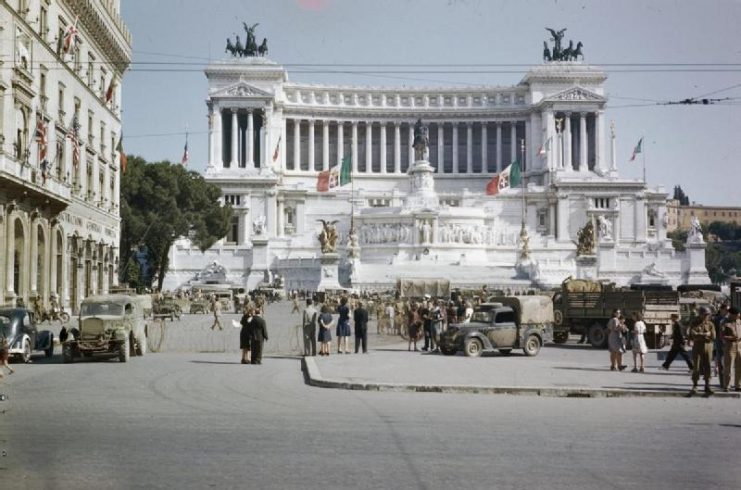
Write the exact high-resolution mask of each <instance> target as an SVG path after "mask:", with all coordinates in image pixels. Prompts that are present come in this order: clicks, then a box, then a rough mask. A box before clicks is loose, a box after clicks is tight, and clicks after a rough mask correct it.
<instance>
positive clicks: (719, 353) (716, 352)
mask: <svg viewBox="0 0 741 490" xmlns="http://www.w3.org/2000/svg"><path fill="white" fill-rule="evenodd" d="M727 319H728V304H727V303H723V304H722V305H720V307H719V308H718V313H717V314H716V315H715V316H714V317H713V325H715V341H714V342H713V360H714V361H715V367H714V368H713V375H715V374H717V375H718V384H719V385H720V387H721V388H723V387H725V386H726V384H727V383H726V382H725V379H724V378H725V372H726V370H725V368H724V367H723V365H724V362H723V361H724V359H725V356H724V355H723V347H725V343H724V342H723V325H724V324H725V323H726V320H727Z"/></svg>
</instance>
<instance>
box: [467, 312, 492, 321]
mask: <svg viewBox="0 0 741 490" xmlns="http://www.w3.org/2000/svg"><path fill="white" fill-rule="evenodd" d="M471 321H472V322H480V323H489V322H490V321H491V312H489V311H474V312H473V315H472V316H471Z"/></svg>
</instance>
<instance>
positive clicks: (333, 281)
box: [316, 253, 343, 291]
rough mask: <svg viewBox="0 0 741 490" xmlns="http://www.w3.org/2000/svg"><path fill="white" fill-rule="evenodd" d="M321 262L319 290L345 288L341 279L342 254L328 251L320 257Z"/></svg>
mask: <svg viewBox="0 0 741 490" xmlns="http://www.w3.org/2000/svg"><path fill="white" fill-rule="evenodd" d="M319 260H320V263H321V267H320V274H321V277H320V278H319V284H318V285H317V288H316V290H317V291H327V290H331V289H343V287H342V286H340V280H339V264H340V256H339V255H338V254H336V253H327V254H324V255H322V256H321V258H320V259H319Z"/></svg>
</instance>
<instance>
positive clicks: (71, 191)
mask: <svg viewBox="0 0 741 490" xmlns="http://www.w3.org/2000/svg"><path fill="white" fill-rule="evenodd" d="M75 30H76V34H75V35H73V36H71V35H70V33H74V31H75ZM72 38H74V42H72ZM66 39H69V40H70V43H69V44H68V45H67V46H65V40H66ZM0 43H1V44H2V48H3V49H2V51H3V53H5V56H4V59H3V60H2V62H0V271H1V272H0V294H2V298H1V299H0V303H3V302H4V303H7V304H10V303H14V302H15V301H16V300H17V299H19V298H20V299H22V300H23V301H25V302H26V304H29V301H30V300H31V299H32V298H34V297H37V296H38V297H40V298H41V299H42V300H43V302H44V303H45V304H46V305H47V306H48V302H49V298H50V297H51V295H52V293H54V294H56V295H58V297H59V298H60V301H61V303H62V304H63V305H64V307H65V308H66V309H67V310H68V311H69V310H70V309H71V310H73V311H76V310H77V308H78V307H79V304H80V301H82V299H83V298H85V297H86V296H89V295H92V294H98V293H105V292H107V291H108V288H109V287H110V286H111V285H114V284H116V283H117V279H116V274H117V269H118V261H119V251H118V244H119V235H120V217H119V204H120V203H119V183H120V178H121V169H120V168H119V157H118V154H117V153H116V150H115V148H116V143H117V142H118V139H119V138H120V134H121V79H122V77H123V73H124V71H125V70H126V68H127V67H128V65H129V63H130V60H131V35H130V33H129V31H128V30H127V28H126V26H125V25H124V23H123V21H122V19H121V16H120V3H119V0H101V1H90V0H53V1H52V0H36V1H31V0H11V1H7V2H2V5H0ZM75 141H76V142H77V143H76V144H75ZM44 149H45V152H44ZM44 153H45V154H44Z"/></svg>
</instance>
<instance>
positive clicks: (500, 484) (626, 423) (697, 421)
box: [0, 321, 741, 489]
mask: <svg viewBox="0 0 741 490" xmlns="http://www.w3.org/2000/svg"><path fill="white" fill-rule="evenodd" d="M185 323H187V322H185ZM276 323H277V322H274V324H273V327H272V328H271V336H275V338H276V339H278V338H280V337H281V331H282V329H286V330H290V328H289V327H290V325H291V324H292V323H291V322H290V321H285V322H284V325H285V327H280V326H279V325H276ZM235 330H236V329H235ZM371 345H373V344H371ZM353 357H354V356H336V357H332V362H342V359H347V361H346V362H348V363H349V362H350V360H351V359H352V358H353ZM374 357H377V358H378V359H379V361H381V362H382V359H383V356H382V355H381V354H380V352H371V353H370V354H368V359H373V358H374ZM484 360H487V361H491V362H496V361H497V358H489V359H484ZM238 361H239V354H238V353H237V352H234V351H229V352H163V353H149V354H147V355H146V356H145V357H143V358H132V359H131V360H130V362H129V363H126V364H120V363H118V362H117V361H116V360H96V361H84V362H79V363H74V364H71V365H70V364H61V359H60V355H59V350H58V349H57V354H56V355H55V356H54V358H52V359H51V360H47V359H43V357H35V358H34V362H33V363H32V364H28V365H18V364H16V365H15V367H16V368H17V373H16V374H13V375H11V376H9V377H6V378H5V380H4V382H2V383H0V392H1V393H5V394H7V396H8V400H6V401H3V402H0V407H2V408H0V450H2V451H4V452H3V453H0V454H2V457H0V488H2V489H16V488H20V489H26V488H28V489H37V488H42V489H47V488H51V489H56V488H59V489H67V488H75V489H78V488H79V489H88V488H90V489H104V488H114V489H119V488H120V489H128V488H168V489H169V488H220V489H221V488H281V489H282V488H348V487H356V488H549V489H554V488H556V489H557V488H590V489H592V488H598V487H601V488H704V487H712V488H734V489H736V488H738V487H739V483H740V482H741V468H740V467H739V465H738V447H739V441H741V403H740V402H739V400H737V399H721V398H719V397H715V398H709V399H705V398H692V399H684V398H679V399H677V398H673V399H669V398H659V399H646V398H617V399H562V398H542V397H531V396H509V395H469V394H452V395H451V394H439V393H393V392H382V393H378V392H365V391H344V390H330V389H322V388H314V387H311V386H308V385H306V384H305V382H304V378H303V376H302V373H301V370H300V361H299V360H298V358H294V357H290V356H288V355H285V354H283V353H275V354H272V355H269V356H267V357H266V358H265V359H264V362H263V365H261V366H251V365H242V364H239V362H238ZM409 366H410V367H409V369H415V364H414V363H411V364H409Z"/></svg>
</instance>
